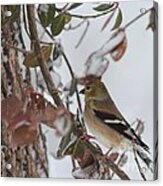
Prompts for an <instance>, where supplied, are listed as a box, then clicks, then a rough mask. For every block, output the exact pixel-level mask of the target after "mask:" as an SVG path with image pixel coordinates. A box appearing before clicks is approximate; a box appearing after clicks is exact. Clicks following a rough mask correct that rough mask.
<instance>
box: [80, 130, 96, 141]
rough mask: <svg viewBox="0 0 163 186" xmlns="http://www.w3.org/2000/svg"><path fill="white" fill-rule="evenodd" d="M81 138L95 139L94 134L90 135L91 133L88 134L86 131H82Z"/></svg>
mask: <svg viewBox="0 0 163 186" xmlns="http://www.w3.org/2000/svg"><path fill="white" fill-rule="evenodd" d="M83 138H84V139H85V140H88V141H89V140H90V139H96V138H95V137H94V136H91V135H89V134H87V133H86V132H83Z"/></svg>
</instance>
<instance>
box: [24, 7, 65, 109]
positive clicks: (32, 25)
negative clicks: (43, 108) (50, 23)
mask: <svg viewBox="0 0 163 186" xmlns="http://www.w3.org/2000/svg"><path fill="white" fill-rule="evenodd" d="M27 14H28V24H29V31H30V35H31V41H32V43H33V45H34V50H35V53H36V55H37V59H38V62H39V64H40V68H41V72H42V75H43V77H44V80H45V83H46V85H47V88H48V91H49V92H50V94H51V96H52V98H53V100H54V102H55V103H56V105H57V106H61V107H64V105H63V102H62V100H61V98H60V97H59V95H58V90H57V88H56V87H55V84H54V83H53V80H52V77H51V75H50V73H49V70H48V66H47V63H46V62H45V59H44V55H43V53H42V51H41V47H40V41H39V38H38V33H37V27H36V21H35V20H36V19H35V9H34V5H27Z"/></svg>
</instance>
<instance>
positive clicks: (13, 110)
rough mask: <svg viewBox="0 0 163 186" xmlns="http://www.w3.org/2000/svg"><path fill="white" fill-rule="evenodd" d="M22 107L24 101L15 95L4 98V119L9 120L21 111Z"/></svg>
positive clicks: (2, 104) (2, 103)
mask: <svg viewBox="0 0 163 186" xmlns="http://www.w3.org/2000/svg"><path fill="white" fill-rule="evenodd" d="M22 107H23V104H22V102H21V101H20V100H19V99H18V98H17V97H15V96H12V97H9V98H7V99H4V100H2V102H1V108H2V113H1V114H2V119H5V120H7V121H8V120H10V119H11V118H12V117H14V116H15V115H17V114H18V113H19V112H20V110H21V109H22Z"/></svg>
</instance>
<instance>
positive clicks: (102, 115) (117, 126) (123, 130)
mask: <svg viewBox="0 0 163 186" xmlns="http://www.w3.org/2000/svg"><path fill="white" fill-rule="evenodd" d="M93 111H94V113H95V115H96V117H98V118H99V119H100V120H102V121H103V122H104V123H105V124H106V125H107V126H109V127H110V128H112V129H114V130H115V131H117V132H118V133H120V134H121V135H123V136H124V137H126V138H127V139H129V140H135V142H136V143H137V144H138V145H140V146H141V147H143V148H144V149H145V150H146V151H149V147H148V146H147V145H146V144H145V143H144V142H143V141H142V140H141V139H140V138H139V137H138V136H137V134H136V133H135V131H134V130H133V129H132V128H130V127H129V126H128V125H124V124H123V123H122V121H120V120H119V118H117V117H116V115H114V114H108V113H106V112H101V111H97V110H95V109H94V110H93ZM107 119H108V120H119V121H118V122H117V123H114V122H111V121H109V122H107V121H105V120H107ZM129 131H130V133H129ZM133 136H134V137H135V138H134V137H133Z"/></svg>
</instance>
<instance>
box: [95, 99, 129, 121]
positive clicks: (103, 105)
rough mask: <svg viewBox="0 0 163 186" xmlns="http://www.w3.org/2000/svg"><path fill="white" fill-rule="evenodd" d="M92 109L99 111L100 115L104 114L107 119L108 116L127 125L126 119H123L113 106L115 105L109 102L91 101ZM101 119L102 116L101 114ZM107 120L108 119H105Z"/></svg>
mask: <svg viewBox="0 0 163 186" xmlns="http://www.w3.org/2000/svg"><path fill="white" fill-rule="evenodd" d="M92 107H93V108H95V109H96V108H98V110H99V111H101V114H102V113H106V117H108V115H110V117H111V118H112V119H113V120H117V119H118V120H120V121H124V122H125V123H126V124H127V121H126V119H125V118H124V117H123V115H122V114H121V113H120V111H119V110H118V108H117V106H116V105H115V103H114V102H113V101H112V100H111V101H109V100H104V101H97V100H94V101H93V105H92ZM103 117H105V116H104V114H103ZM106 119H108V118H106Z"/></svg>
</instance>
